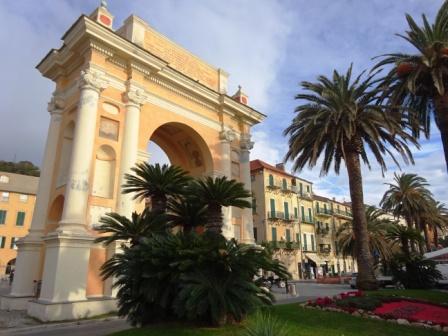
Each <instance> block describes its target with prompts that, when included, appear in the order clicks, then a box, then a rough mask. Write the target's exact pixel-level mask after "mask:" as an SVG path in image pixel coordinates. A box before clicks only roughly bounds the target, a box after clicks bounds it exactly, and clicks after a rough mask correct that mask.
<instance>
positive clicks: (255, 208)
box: [252, 198, 257, 213]
mask: <svg viewBox="0 0 448 336" xmlns="http://www.w3.org/2000/svg"><path fill="white" fill-rule="evenodd" d="M256 212H257V199H256V198H252V213H256Z"/></svg>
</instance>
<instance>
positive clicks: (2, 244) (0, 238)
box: [0, 236, 6, 248]
mask: <svg viewBox="0 0 448 336" xmlns="http://www.w3.org/2000/svg"><path fill="white" fill-rule="evenodd" d="M5 243H6V237H5V236H0V248H5Z"/></svg>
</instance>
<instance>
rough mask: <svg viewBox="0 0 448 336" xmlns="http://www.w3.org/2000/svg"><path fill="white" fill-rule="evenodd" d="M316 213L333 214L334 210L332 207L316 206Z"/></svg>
mask: <svg viewBox="0 0 448 336" xmlns="http://www.w3.org/2000/svg"><path fill="white" fill-rule="evenodd" d="M316 213H317V214H318V215H323V216H331V215H332V214H333V211H331V209H325V208H324V209H321V208H319V209H317V208H316Z"/></svg>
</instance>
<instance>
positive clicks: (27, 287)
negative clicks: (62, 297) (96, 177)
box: [11, 92, 64, 296]
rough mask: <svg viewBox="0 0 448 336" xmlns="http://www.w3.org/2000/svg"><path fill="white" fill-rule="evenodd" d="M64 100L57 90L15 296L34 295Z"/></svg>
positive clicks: (22, 244)
mask: <svg viewBox="0 0 448 336" xmlns="http://www.w3.org/2000/svg"><path fill="white" fill-rule="evenodd" d="M63 108H64V101H63V99H62V97H61V96H60V95H59V94H57V93H56V92H55V93H54V94H53V97H52V99H51V102H50V103H49V104H48V112H50V115H51V118H50V125H49V127H48V135H47V141H46V144H45V152H44V157H43V160H42V168H41V172H42V174H41V176H40V179H39V187H38V189H37V198H36V204H35V206H34V213H33V220H32V222H31V227H30V231H29V233H28V235H27V236H26V237H25V238H24V239H20V240H19V241H18V242H17V246H18V248H19V250H18V254H17V260H16V268H15V277H14V282H13V285H12V289H11V295H12V296H32V295H34V280H38V276H39V268H40V263H41V261H40V258H41V249H42V244H43V242H42V235H43V231H44V229H45V224H46V222H47V210H48V206H49V203H50V194H51V182H52V178H53V174H54V168H55V158H56V149H57V145H58V137H59V132H60V129H61V120H62V112H63Z"/></svg>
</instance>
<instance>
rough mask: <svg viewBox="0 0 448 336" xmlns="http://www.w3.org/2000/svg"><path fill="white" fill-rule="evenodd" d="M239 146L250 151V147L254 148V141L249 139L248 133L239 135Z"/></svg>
mask: <svg viewBox="0 0 448 336" xmlns="http://www.w3.org/2000/svg"><path fill="white" fill-rule="evenodd" d="M240 148H241V149H242V150H246V151H250V150H251V149H252V148H254V142H253V141H250V134H242V135H241V139H240Z"/></svg>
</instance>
